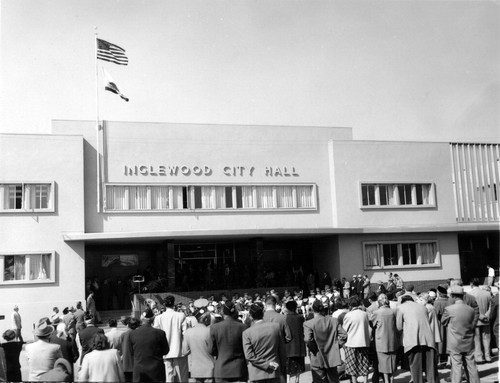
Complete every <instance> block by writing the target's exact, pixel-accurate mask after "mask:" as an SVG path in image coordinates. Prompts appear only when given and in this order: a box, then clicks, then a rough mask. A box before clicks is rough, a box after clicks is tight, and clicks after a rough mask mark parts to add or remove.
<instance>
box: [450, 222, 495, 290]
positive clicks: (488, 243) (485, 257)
mask: <svg viewBox="0 0 500 383" xmlns="http://www.w3.org/2000/svg"><path fill="white" fill-rule="evenodd" d="M458 250H459V254H460V266H461V274H462V275H461V277H462V280H463V282H464V284H468V283H470V281H471V279H472V278H479V280H480V281H481V283H484V281H485V278H486V277H487V270H486V265H490V266H491V267H493V269H495V273H498V266H499V260H498V254H499V252H500V246H499V233H498V232H486V233H464V234H459V236H458ZM496 277H498V274H497V275H496Z"/></svg>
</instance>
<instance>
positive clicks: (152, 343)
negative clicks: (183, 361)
mask: <svg viewBox="0 0 500 383" xmlns="http://www.w3.org/2000/svg"><path fill="white" fill-rule="evenodd" d="M153 320H154V314H153V311H152V310H151V309H150V308H149V307H148V308H147V309H146V311H144V312H143V313H142V315H141V326H140V327H139V328H137V329H136V330H134V331H131V332H130V335H129V337H128V338H129V345H130V350H131V354H132V355H133V358H134V367H133V381H134V382H156V381H161V382H163V381H165V365H164V363H163V355H167V354H168V351H169V347H168V342H167V337H166V335H165V332H164V331H163V330H160V329H156V328H153V327H152V326H151V324H152V323H153Z"/></svg>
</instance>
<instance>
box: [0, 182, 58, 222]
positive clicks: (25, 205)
mask: <svg viewBox="0 0 500 383" xmlns="http://www.w3.org/2000/svg"><path fill="white" fill-rule="evenodd" d="M42 185H46V186H49V188H50V190H49V197H48V198H47V207H46V208H34V207H32V206H31V205H36V197H37V187H40V186H42ZM0 186H2V187H0V214H12V213H16V214H22V213H54V212H55V194H56V193H55V182H54V181H29V182H26V181H24V182H19V181H12V182H8V181H7V182H0ZM3 186H20V187H21V208H19V209H8V208H7V209H4V208H3V207H4V203H5V202H4V201H5V199H6V198H7V196H6V195H5V193H7V191H6V189H5V188H4V187H3Z"/></svg>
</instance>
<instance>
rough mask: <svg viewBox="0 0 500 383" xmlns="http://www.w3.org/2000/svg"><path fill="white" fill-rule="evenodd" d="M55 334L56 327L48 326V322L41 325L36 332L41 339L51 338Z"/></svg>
mask: <svg viewBox="0 0 500 383" xmlns="http://www.w3.org/2000/svg"><path fill="white" fill-rule="evenodd" d="M53 332H54V327H53V326H51V325H48V324H47V323H46V322H42V323H39V324H38V326H37V328H36V330H35V335H36V336H37V337H39V338H43V337H46V336H49V335H50V334H52V333H53Z"/></svg>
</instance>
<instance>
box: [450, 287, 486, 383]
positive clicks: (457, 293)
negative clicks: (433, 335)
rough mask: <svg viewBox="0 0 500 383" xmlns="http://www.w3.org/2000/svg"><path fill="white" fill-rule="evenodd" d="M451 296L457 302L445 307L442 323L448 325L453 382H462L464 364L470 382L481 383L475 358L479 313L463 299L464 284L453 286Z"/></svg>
mask: <svg viewBox="0 0 500 383" xmlns="http://www.w3.org/2000/svg"><path fill="white" fill-rule="evenodd" d="M450 294H451V297H452V298H454V300H455V303H454V304H452V305H450V306H447V307H446V308H445V309H444V313H443V317H442V318H441V323H442V324H443V325H444V326H447V350H448V353H449V354H450V357H451V382H452V383H461V382H462V365H463V360H464V361H465V366H463V367H464V368H465V370H466V371H467V372H468V376H469V382H470V383H479V374H478V371H477V366H476V362H475V360H474V328H475V326H476V323H477V318H478V317H477V315H476V313H475V311H474V309H473V308H472V307H470V306H468V305H466V304H465V302H464V301H463V295H464V289H463V287H462V286H458V285H455V286H452V287H451V289H450Z"/></svg>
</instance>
